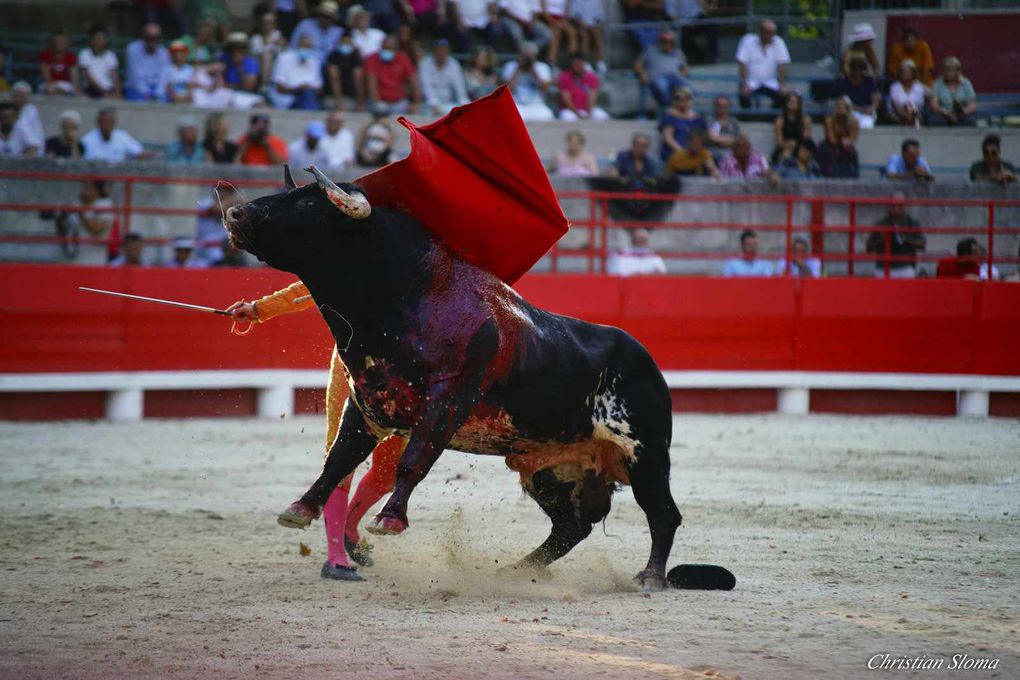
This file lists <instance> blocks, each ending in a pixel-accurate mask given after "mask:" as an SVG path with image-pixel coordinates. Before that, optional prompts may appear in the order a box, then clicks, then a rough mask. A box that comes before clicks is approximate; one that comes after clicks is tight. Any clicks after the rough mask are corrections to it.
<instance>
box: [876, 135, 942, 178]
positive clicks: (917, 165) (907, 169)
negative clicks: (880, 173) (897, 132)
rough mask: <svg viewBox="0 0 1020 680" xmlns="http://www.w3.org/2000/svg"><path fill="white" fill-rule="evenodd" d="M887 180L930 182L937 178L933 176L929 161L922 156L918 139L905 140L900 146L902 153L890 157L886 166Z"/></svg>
mask: <svg viewBox="0 0 1020 680" xmlns="http://www.w3.org/2000/svg"><path fill="white" fill-rule="evenodd" d="M885 176H886V179H912V180H917V181H919V182H930V181H932V180H933V179H935V177H934V176H933V175H932V174H931V167H930V166H929V165H928V161H926V160H925V159H924V156H922V155H921V143H920V142H919V141H917V140H916V139H905V140H903V144H901V145H900V153H894V154H893V155H891V156H889V161H888V162H887V163H886V165H885Z"/></svg>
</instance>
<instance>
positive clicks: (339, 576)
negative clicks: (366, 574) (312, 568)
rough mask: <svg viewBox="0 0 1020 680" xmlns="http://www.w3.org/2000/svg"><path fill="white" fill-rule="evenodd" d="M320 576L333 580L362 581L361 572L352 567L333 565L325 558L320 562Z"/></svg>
mask: <svg viewBox="0 0 1020 680" xmlns="http://www.w3.org/2000/svg"><path fill="white" fill-rule="evenodd" d="M319 576H321V577H322V578H331V579H333V580H334V581H364V580H365V579H363V578H361V574H359V573H358V570H357V569H355V568H354V567H341V566H340V565H336V566H333V565H332V564H330V563H329V560H326V561H325V562H323V563H322V571H320V572H319Z"/></svg>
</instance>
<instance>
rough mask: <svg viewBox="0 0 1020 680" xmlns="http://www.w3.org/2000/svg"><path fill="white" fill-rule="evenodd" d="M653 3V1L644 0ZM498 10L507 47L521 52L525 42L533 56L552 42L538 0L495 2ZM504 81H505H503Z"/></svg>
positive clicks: (500, 0)
mask: <svg viewBox="0 0 1020 680" xmlns="http://www.w3.org/2000/svg"><path fill="white" fill-rule="evenodd" d="M646 1H649V2H654V1H655V0H646ZM497 4H498V6H499V9H500V14H501V17H500V20H499V28H500V31H501V32H502V33H505V34H506V35H508V36H510V41H511V42H512V43H513V44H512V45H510V46H509V47H510V48H511V49H514V50H517V51H518V52H521V51H523V50H524V45H525V42H526V41H527V42H530V43H532V44H534V45H535V54H536V55H537V54H538V51H539V50H543V49H545V48H546V47H547V46H548V45H549V42H550V41H551V40H552V32H551V31H550V30H549V27H548V26H546V25H545V24H543V23H542V22H541V21H539V14H540V13H541V3H540V0H497ZM504 80H505V79H504Z"/></svg>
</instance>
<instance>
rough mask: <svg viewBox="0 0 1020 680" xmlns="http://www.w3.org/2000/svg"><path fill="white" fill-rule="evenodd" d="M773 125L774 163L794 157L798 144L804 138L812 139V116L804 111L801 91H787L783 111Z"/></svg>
mask: <svg viewBox="0 0 1020 680" xmlns="http://www.w3.org/2000/svg"><path fill="white" fill-rule="evenodd" d="M772 126H773V128H774V132H775V137H776V148H775V150H774V151H773V152H772V162H773V163H779V162H780V161H782V160H784V159H786V158H792V157H793V152H794V150H795V149H796V148H797V144H798V143H799V142H800V141H801V140H802V139H811V116H809V115H807V114H806V113H804V99H803V98H802V97H801V96H800V93H799V92H793V91H790V92H787V93H786V101H785V102H784V103H783V113H782V114H780V115H778V116H776V119H775V121H773V124H772Z"/></svg>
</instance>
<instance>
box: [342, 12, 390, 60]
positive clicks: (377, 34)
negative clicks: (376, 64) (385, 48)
mask: <svg viewBox="0 0 1020 680" xmlns="http://www.w3.org/2000/svg"><path fill="white" fill-rule="evenodd" d="M347 25H348V26H350V31H349V32H350V35H351V42H352V43H354V47H355V48H357V50H358V54H360V55H361V58H362V59H368V58H369V57H370V56H372V55H373V54H375V53H376V52H378V51H379V50H380V49H382V44H383V40H385V39H386V33H385V32H383V31H380V30H379V29H378V28H374V27H373V26H372V15H371V14H370V13H369V12H368V11H367V10H366V9H365V8H364V7H362V6H361V5H354V6H352V7H351V8H350V9H349V10H347Z"/></svg>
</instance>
